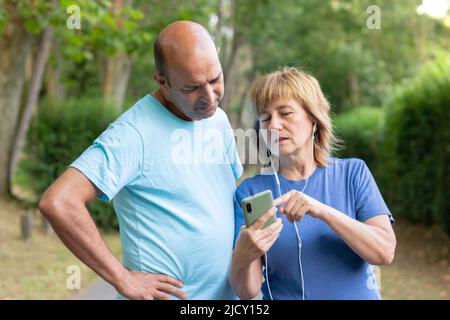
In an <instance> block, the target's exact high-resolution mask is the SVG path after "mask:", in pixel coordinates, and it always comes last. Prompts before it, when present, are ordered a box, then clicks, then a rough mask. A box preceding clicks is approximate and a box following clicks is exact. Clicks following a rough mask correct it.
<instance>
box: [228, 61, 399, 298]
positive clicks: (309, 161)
mask: <svg viewBox="0 0 450 320" xmlns="http://www.w3.org/2000/svg"><path fill="white" fill-rule="evenodd" d="M251 99H252V102H253V103H254V104H255V105H256V109H257V113H258V117H259V125H260V128H262V129H268V130H270V132H271V133H272V137H270V134H269V139H268V141H271V140H274V143H278V149H279V150H278V154H277V155H274V156H276V157H277V160H278V163H279V167H278V170H275V168H274V172H273V173H274V174H273V175H270V174H269V175H267V174H265V175H256V176H254V177H252V178H249V179H246V180H244V181H243V182H242V183H241V184H240V185H239V187H238V188H237V190H236V196H235V216H236V232H235V248H234V252H233V260H232V268H231V270H230V274H229V279H230V283H231V285H232V287H233V289H234V291H235V293H236V294H237V296H238V297H240V298H241V299H252V298H255V297H256V296H257V295H258V294H259V292H260V291H262V294H263V299H289V300H297V299H380V298H381V296H380V292H379V288H378V286H377V282H376V280H375V274H374V268H373V265H385V264H390V263H391V262H392V260H393V259H394V252H395V246H396V239H395V234H394V231H393V229H392V226H391V224H392V223H393V222H394V220H393V217H392V215H391V213H390V211H389V209H388V208H387V206H386V204H385V202H384V200H383V198H382V196H381V194H380V192H379V190H378V187H377V185H376V183H375V181H374V179H373V176H372V174H371V173H370V171H369V169H368V167H367V166H366V164H365V163H364V161H362V160H360V159H356V158H351V159H337V158H332V157H331V156H330V152H331V151H332V150H333V146H334V144H335V141H336V139H335V137H334V135H333V130H332V124H331V120H330V114H329V112H330V106H329V104H328V102H327V100H326V99H325V97H324V95H323V93H322V91H321V89H320V86H319V84H318V82H317V80H316V79H315V78H314V77H312V76H311V75H309V74H307V73H305V72H303V71H300V70H298V69H295V68H284V69H283V70H281V71H277V72H274V73H271V74H268V75H265V76H263V77H261V78H259V79H258V80H257V81H256V82H255V83H254V84H253V87H252V90H251ZM273 137H278V138H277V139H273ZM268 148H269V150H270V149H271V148H273V145H268ZM267 189H270V190H271V191H272V194H273V196H274V198H275V200H274V206H275V207H273V208H272V209H270V210H269V211H268V212H266V213H265V214H264V215H263V216H262V217H261V219H259V220H257V222H256V223H255V224H253V225H252V226H250V227H248V228H246V227H245V222H244V217H243V214H242V209H241V207H240V202H241V200H242V199H243V198H245V197H247V196H250V195H253V194H256V193H258V192H261V191H264V190H267ZM273 214H276V216H277V219H276V222H275V223H273V224H272V225H271V226H270V227H267V228H262V225H263V224H264V222H265V221H266V220H267V219H269V218H270V216H271V215H273Z"/></svg>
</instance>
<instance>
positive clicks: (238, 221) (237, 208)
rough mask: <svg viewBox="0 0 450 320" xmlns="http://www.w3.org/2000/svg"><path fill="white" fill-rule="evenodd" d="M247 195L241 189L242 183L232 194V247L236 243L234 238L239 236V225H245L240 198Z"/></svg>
mask: <svg viewBox="0 0 450 320" xmlns="http://www.w3.org/2000/svg"><path fill="white" fill-rule="evenodd" d="M245 197H247V195H246V194H245V192H244V191H243V187H242V184H241V186H239V187H238V188H237V189H236V192H235V194H234V198H233V201H234V221H235V222H234V241H233V248H234V246H235V245H236V240H237V238H238V236H239V231H240V230H241V227H242V226H243V225H245V219H244V213H243V212H242V208H241V200H242V199H244V198H245Z"/></svg>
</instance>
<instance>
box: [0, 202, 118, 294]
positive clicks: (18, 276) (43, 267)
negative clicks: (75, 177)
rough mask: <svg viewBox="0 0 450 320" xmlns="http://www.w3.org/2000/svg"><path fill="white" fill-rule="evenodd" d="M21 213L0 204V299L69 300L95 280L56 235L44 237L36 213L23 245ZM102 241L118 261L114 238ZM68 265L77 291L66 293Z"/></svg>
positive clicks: (116, 244) (106, 237)
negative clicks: (77, 277)
mask: <svg viewBox="0 0 450 320" xmlns="http://www.w3.org/2000/svg"><path fill="white" fill-rule="evenodd" d="M22 213H23V212H22V209H20V208H18V207H17V206H16V205H14V204H12V203H9V202H5V201H4V200H0V221H1V224H0V299H70V298H72V297H74V296H76V295H78V294H79V293H80V292H81V291H83V290H85V289H86V288H88V287H89V286H90V285H91V284H92V282H94V281H96V280H97V279H98V276H97V275H96V274H95V273H94V272H93V271H92V270H91V269H89V268H88V267H87V266H85V265H84V264H83V263H82V262H81V261H80V260H78V259H77V258H76V257H75V256H74V255H73V254H72V253H71V252H70V251H69V250H68V249H67V248H66V247H65V246H64V244H63V243H62V242H61V241H60V240H59V238H58V237H57V236H56V235H54V234H51V235H45V234H44V233H43V232H42V231H41V230H40V222H41V220H40V215H39V214H38V213H37V212H34V214H33V221H34V223H33V233H32V238H31V239H30V240H29V241H27V242H25V241H23V240H22V239H21V233H20V216H21V214H22ZM103 238H104V240H105V242H106V243H107V244H108V246H109V247H110V248H111V250H112V251H113V252H114V254H115V255H116V256H118V257H120V251H121V248H120V240H119V236H118V234H117V233H110V234H104V235H103ZM70 265H77V266H79V267H80V270H81V288H80V289H79V290H78V289H75V290H69V289H67V286H66V281H67V279H68V277H69V276H70V274H68V273H67V268H68V267H69V266H70Z"/></svg>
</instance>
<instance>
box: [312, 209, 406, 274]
mask: <svg viewBox="0 0 450 320" xmlns="http://www.w3.org/2000/svg"><path fill="white" fill-rule="evenodd" d="M323 206H324V209H323V212H322V214H321V215H319V217H318V218H319V219H322V220H323V221H325V222H326V223H327V224H328V225H329V226H330V228H331V229H333V231H334V232H336V234H337V235H338V236H340V237H341V238H342V239H343V240H344V241H345V242H346V243H347V245H348V246H349V247H350V248H352V249H353V251H355V252H356V253H357V254H358V255H359V256H360V257H361V258H363V259H364V260H366V261H367V262H369V263H370V264H373V265H387V264H391V263H392V261H393V260H394V254H395V247H396V244H397V241H396V239H395V234H394V230H393V229H392V226H391V222H390V221H389V217H388V216H387V215H385V214H382V215H379V216H375V217H373V218H370V219H367V220H366V221H365V222H364V223H363V222H360V221H358V220H355V219H352V218H350V217H349V216H347V215H345V214H344V213H342V212H340V211H338V210H336V209H334V208H332V207H329V206H326V205H323Z"/></svg>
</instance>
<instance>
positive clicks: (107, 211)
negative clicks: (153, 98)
mask: <svg viewBox="0 0 450 320" xmlns="http://www.w3.org/2000/svg"><path fill="white" fill-rule="evenodd" d="M117 116H118V114H117V113H116V112H114V111H113V109H112V108H111V107H109V106H106V105H104V103H103V102H102V100H100V99H92V98H90V99H89V98H85V99H77V100H66V101H64V102H60V103H57V104H56V103H52V102H50V101H44V102H43V103H42V104H41V107H40V109H39V112H38V113H37V114H36V116H35V117H34V119H33V121H32V124H31V127H30V131H29V134H28V138H27V146H26V157H25V159H24V160H23V162H22V163H21V166H22V168H23V170H25V172H26V175H27V177H29V179H31V181H30V185H31V186H32V187H33V188H34V189H35V191H36V192H37V193H38V195H42V194H43V192H44V191H45V190H46V189H47V187H48V186H49V185H50V184H51V183H52V182H53V181H55V179H56V178H58V177H59V175H61V173H62V172H64V171H65V170H66V169H67V166H68V165H69V164H70V163H71V162H73V161H74V160H75V159H76V158H77V157H78V156H79V155H80V154H81V153H82V152H83V151H84V150H85V149H86V148H87V147H89V146H90V145H91V144H92V142H93V141H94V140H95V138H96V137H97V136H99V135H100V134H101V133H102V132H103V131H104V130H105V129H106V128H107V126H108V124H109V123H111V122H112V121H114V119H115V118H116V117H117ZM88 208H89V211H90V213H91V214H92V217H93V219H94V221H95V222H96V223H97V225H98V226H99V227H101V228H102V229H105V230H108V229H117V228H118V222H117V217H116V215H115V213H114V209H113V207H112V205H111V204H110V203H104V202H102V201H100V200H95V201H93V202H92V203H90V204H89V206H88Z"/></svg>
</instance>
